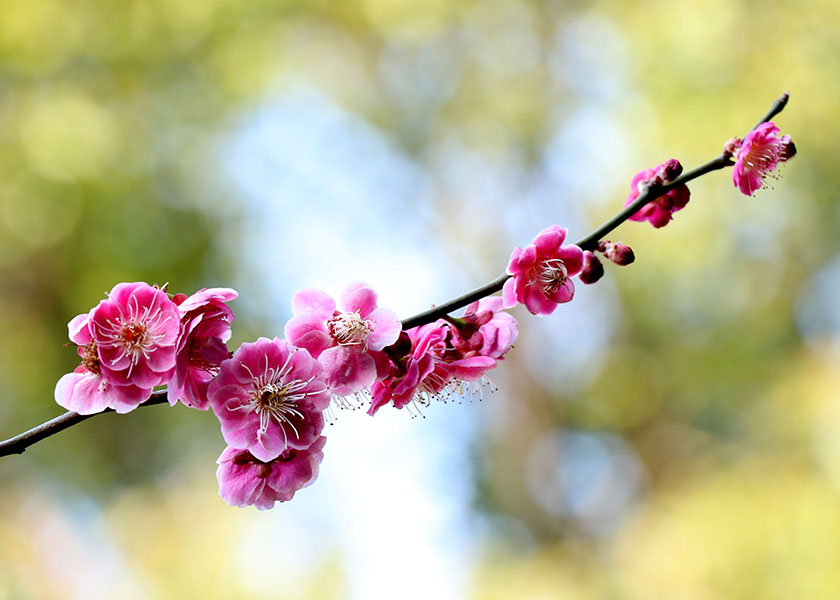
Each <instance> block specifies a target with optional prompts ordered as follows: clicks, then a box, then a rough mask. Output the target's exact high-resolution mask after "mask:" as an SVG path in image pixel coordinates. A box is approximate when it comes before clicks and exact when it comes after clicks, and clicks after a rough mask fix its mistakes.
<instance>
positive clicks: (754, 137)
mask: <svg viewBox="0 0 840 600" xmlns="http://www.w3.org/2000/svg"><path fill="white" fill-rule="evenodd" d="M778 134H779V128H778V127H776V125H774V124H773V123H772V122H768V123H762V124H761V125H759V126H758V127H756V128H755V129H753V130H752V131H750V132H749V133H748V134H747V135H746V137H744V141H743V142H742V143H741V145H740V148H737V144H735V147H736V148H737V149H736V150H735V154H736V156H735V166H734V167H733V169H732V182H733V183H734V184H735V187H736V188H738V189H739V190H741V193H742V194H744V195H746V196H752V195H753V194H754V193H755V192H756V190H758V189H759V188H761V187H763V186H764V180H765V178H766V177H768V176H770V174H771V173H772V172H773V171H775V170H776V167H777V166H778V165H779V164H780V163H783V162H785V161H787V160H788V159H790V158H792V157H793V156H794V155H795V154H796V146H795V145H794V144H793V141H792V140H791V139H790V136H789V135H783V136H782V137H778ZM731 143H732V141H731V140H730V142H728V143H727V146H729V145H730V144H731Z"/></svg>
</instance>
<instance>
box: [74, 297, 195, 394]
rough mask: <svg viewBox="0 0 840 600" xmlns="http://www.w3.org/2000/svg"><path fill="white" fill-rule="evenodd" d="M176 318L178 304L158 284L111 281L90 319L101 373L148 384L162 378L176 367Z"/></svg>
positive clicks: (111, 379) (117, 379) (113, 379)
mask: <svg viewBox="0 0 840 600" xmlns="http://www.w3.org/2000/svg"><path fill="white" fill-rule="evenodd" d="M180 321H181V319H180V316H179V314H178V307H177V306H176V305H175V303H174V302H173V301H172V300H171V299H170V298H169V296H167V295H166V293H165V292H163V291H162V290H161V289H160V288H157V287H152V286H150V285H149V284H147V283H143V282H138V283H118V284H117V285H115V286H114V289H112V290H111V292H110V293H109V294H108V298H107V299H106V300H102V301H101V302H100V303H99V306H97V307H96V308H94V309H93V311H92V312H91V318H90V325H89V328H90V335H91V338H92V340H93V342H94V343H95V344H96V348H97V352H98V355H99V367H100V369H101V370H102V374H103V376H104V377H105V379H106V380H107V381H109V382H112V383H115V384H119V385H134V386H137V387H139V388H146V389H149V388H153V387H154V386H156V385H161V384H164V383H166V382H167V381H168V380H169V378H170V376H171V375H172V371H173V369H174V368H175V352H176V350H177V342H178V331H179V330H180Z"/></svg>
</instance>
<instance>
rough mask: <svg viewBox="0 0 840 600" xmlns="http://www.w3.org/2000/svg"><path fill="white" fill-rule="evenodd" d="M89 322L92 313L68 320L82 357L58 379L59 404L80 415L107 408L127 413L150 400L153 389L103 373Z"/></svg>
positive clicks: (71, 333) (56, 388)
mask: <svg viewBox="0 0 840 600" xmlns="http://www.w3.org/2000/svg"><path fill="white" fill-rule="evenodd" d="M89 324H90V314H89V313H85V314H82V315H78V316H76V317H74V318H73V319H72V320H71V321H70V323H68V326H67V327H68V329H69V333H70V340H71V341H72V342H73V343H75V344H77V345H78V348H77V350H76V352H77V353H78V355H79V356H80V357H81V358H82V364H80V365H79V366H78V367H76V369H75V370H74V371H73V372H72V373H67V374H66V375H63V376H62V377H61V379H59V380H58V383H56V386H55V401H56V402H57V403H58V405H59V406H63V407H64V408H66V409H67V410H74V411H76V412H77V413H79V414H81V415H92V414H94V413H98V412H102V411H103V410H105V409H108V408H111V409H113V410H115V411H117V412H118V413H127V412H129V411H131V410H133V409H134V408H136V407H137V405H139V404H141V403H142V402H144V401H146V400H148V398H149V396H151V394H152V390H151V389H150V388H139V387H136V386H133V385H116V384H114V383H112V382H109V381H107V380H106V379H105V378H104V377H103V376H102V370H101V369H100V368H99V356H98V354H97V352H96V344H95V343H94V342H93V341H92V339H91V337H90V330H89Z"/></svg>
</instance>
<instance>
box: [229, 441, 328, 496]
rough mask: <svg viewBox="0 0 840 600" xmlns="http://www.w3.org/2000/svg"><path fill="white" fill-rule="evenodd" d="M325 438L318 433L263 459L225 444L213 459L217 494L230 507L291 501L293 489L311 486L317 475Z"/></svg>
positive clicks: (294, 490) (293, 493)
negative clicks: (310, 439) (302, 444)
mask: <svg viewBox="0 0 840 600" xmlns="http://www.w3.org/2000/svg"><path fill="white" fill-rule="evenodd" d="M326 441H327V438H325V437H324V436H321V437H319V438H318V439H316V440H315V441H314V442H313V443H312V444H311V445H310V446H308V447H307V448H304V449H302V450H295V449H293V448H287V449H286V450H285V451H283V453H281V454H280V456H278V457H277V458H274V459H272V460H269V461H267V462H264V461H261V460H260V459H258V458H257V457H255V456H254V455H253V454H251V453H250V452H248V451H247V450H237V449H236V448H233V447H231V446H228V447H227V448H225V450H224V452H222V455H221V456H220V457H219V460H217V461H216V462H217V463H218V464H219V468H218V469H217V470H216V478H217V479H218V480H219V495H220V496H221V497H222V498H224V500H225V502H227V503H228V504H230V505H231V506H251V505H254V506H256V507H257V508H258V509H259V510H267V509H269V508H272V507H273V506H274V503H275V502H286V501H288V500H291V499H292V498H293V497H294V495H295V492H296V491H298V490H299V489H302V488H305V487H307V486H309V485H311V484H312V482H314V481H315V479H316V478H317V477H318V466H319V465H320V463H321V461H322V460H323V458H324V453H323V448H324V444H325V443H326Z"/></svg>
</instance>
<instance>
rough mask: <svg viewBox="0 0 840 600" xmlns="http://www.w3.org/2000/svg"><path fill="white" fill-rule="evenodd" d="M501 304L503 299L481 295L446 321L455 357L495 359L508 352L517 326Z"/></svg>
mask: <svg viewBox="0 0 840 600" xmlns="http://www.w3.org/2000/svg"><path fill="white" fill-rule="evenodd" d="M503 308H504V300H503V299H502V298H499V297H498V296H494V297H490V298H482V299H481V300H477V301H476V302H473V303H472V304H470V305H469V306H467V308H466V309H465V311H464V315H463V316H462V317H460V318H458V319H453V320H452V321H450V322H448V323H446V325H447V326H448V327H449V330H450V336H449V344H450V345H451V347H452V350H453V351H456V352H458V353H459V355H460V356H459V357H458V358H464V357H469V356H485V357H488V358H493V359H497V358H501V357H502V356H504V355H505V354H507V352H508V350H510V349H511V347H512V346H513V342H515V341H516V337H517V336H518V335H519V326H518V324H517V322H516V319H514V318H513V316H512V315H510V314H509V313H506V312H504V311H503V310H502V309H503Z"/></svg>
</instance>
